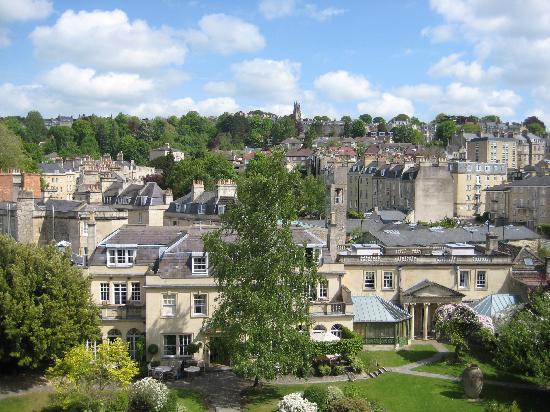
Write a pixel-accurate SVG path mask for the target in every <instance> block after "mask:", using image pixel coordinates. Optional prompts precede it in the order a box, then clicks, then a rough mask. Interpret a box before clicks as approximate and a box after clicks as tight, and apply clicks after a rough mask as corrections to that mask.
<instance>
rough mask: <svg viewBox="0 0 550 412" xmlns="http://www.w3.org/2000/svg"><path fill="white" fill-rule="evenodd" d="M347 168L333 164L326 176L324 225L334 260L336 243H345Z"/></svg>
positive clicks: (336, 251) (336, 249)
mask: <svg viewBox="0 0 550 412" xmlns="http://www.w3.org/2000/svg"><path fill="white" fill-rule="evenodd" d="M347 176H348V168H347V167H346V166H341V165H334V167H333V168H331V169H330V170H329V171H328V175H327V177H326V218H325V219H326V226H327V228H328V240H327V244H328V248H329V251H330V255H331V256H332V259H333V260H334V259H335V258H336V255H337V253H338V245H344V244H345V243H346V219H347V200H348V199H347V198H348V195H347V181H348V177H347Z"/></svg>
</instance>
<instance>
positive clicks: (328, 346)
mask: <svg viewBox="0 0 550 412" xmlns="http://www.w3.org/2000/svg"><path fill="white" fill-rule="evenodd" d="M313 347H314V355H315V356H316V357H322V356H325V355H333V354H335V353H339V354H340V355H342V356H343V357H344V358H352V357H354V356H356V355H357V354H358V353H359V352H361V351H362V350H363V338H362V337H361V336H360V335H359V334H357V333H355V332H353V331H351V330H349V329H348V328H343V329H342V338H341V339H340V340H338V341H335V342H315V343H314V346H313Z"/></svg>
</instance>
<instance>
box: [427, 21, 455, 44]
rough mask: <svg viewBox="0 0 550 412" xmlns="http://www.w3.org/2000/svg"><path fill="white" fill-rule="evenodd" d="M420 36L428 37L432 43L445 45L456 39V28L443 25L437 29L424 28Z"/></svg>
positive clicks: (436, 27)
mask: <svg viewBox="0 0 550 412" xmlns="http://www.w3.org/2000/svg"><path fill="white" fill-rule="evenodd" d="M420 34H422V36H424V37H428V38H429V39H430V40H431V42H432V43H443V42H446V41H449V40H453V39H454V38H455V27H454V26H452V25H450V24H442V25H439V26H435V27H431V26H430V27H424V28H423V29H422V30H421V31H420Z"/></svg>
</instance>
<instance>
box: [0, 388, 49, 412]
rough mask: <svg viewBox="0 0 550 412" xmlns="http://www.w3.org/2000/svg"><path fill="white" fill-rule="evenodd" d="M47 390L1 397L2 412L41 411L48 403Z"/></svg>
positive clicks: (0, 409) (0, 407) (0, 406)
mask: <svg viewBox="0 0 550 412" xmlns="http://www.w3.org/2000/svg"><path fill="white" fill-rule="evenodd" d="M49 395H50V394H49V393H46V392H35V393H30V394H28V395H21V396H10V397H8V398H4V399H0V412H13V411H17V412H34V411H40V410H41V409H42V408H43V407H45V406H46V404H47V403H48V396H49Z"/></svg>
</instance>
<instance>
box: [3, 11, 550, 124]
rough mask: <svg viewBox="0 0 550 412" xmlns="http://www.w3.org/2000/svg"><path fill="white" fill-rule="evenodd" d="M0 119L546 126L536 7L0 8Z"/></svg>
mask: <svg viewBox="0 0 550 412" xmlns="http://www.w3.org/2000/svg"><path fill="white" fill-rule="evenodd" d="M0 62H1V63H2V64H0V116H2V115H11V114H21V115H24V114H26V113H27V112H28V111H29V110H31V109H37V110H40V111H41V112H42V113H43V114H44V115H45V116H55V115H57V114H69V115H70V114H72V115H77V114H79V113H86V114H90V113H96V114H102V115H105V114H111V113H114V114H116V113H118V112H119V111H123V112H126V113H130V114H136V115H139V116H142V117H151V116H155V115H161V116H166V115H171V114H175V115H181V114H182V113H185V112H187V111H188V110H198V111H199V112H201V113H202V114H208V115H217V114H219V113H222V112H224V111H236V110H244V111H248V110H251V109H256V108H260V109H264V110H268V111H272V112H275V113H278V114H286V113H289V112H290V111H291V108H292V102H293V101H294V100H298V101H300V102H301V103H302V111H303V113H304V114H305V115H307V116H313V115H316V114H326V115H329V116H331V117H340V116H342V115H343V114H350V115H352V116H354V117H355V116H358V115H359V114H361V113H370V114H372V115H382V116H384V117H387V118H390V117H392V116H394V115H395V114H398V113H402V112H403V113H407V114H410V115H415V116H418V117H420V118H421V119H424V120H430V119H432V118H433V117H434V116H435V115H436V114H437V113H439V112H446V113H456V114H475V115H485V114H497V115H500V116H501V117H502V118H503V119H505V120H522V119H524V118H525V117H526V116H527V115H532V114H535V115H538V116H540V117H541V118H542V119H543V120H546V121H547V122H550V70H548V67H550V1H548V0H431V1H421V0H400V1H398V0H393V1H367V0H364V1H360V0H355V1H351V0H349V1H345V0H340V1H338V0H256V1H252V0H247V1H214V0H213V1H207V0H194V1H193V0H162V1H154V2H153V1H101V0H99V1H61V0H18V1H13V0H0Z"/></svg>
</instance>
